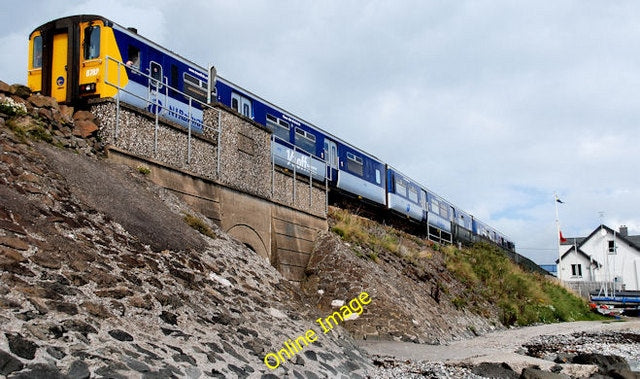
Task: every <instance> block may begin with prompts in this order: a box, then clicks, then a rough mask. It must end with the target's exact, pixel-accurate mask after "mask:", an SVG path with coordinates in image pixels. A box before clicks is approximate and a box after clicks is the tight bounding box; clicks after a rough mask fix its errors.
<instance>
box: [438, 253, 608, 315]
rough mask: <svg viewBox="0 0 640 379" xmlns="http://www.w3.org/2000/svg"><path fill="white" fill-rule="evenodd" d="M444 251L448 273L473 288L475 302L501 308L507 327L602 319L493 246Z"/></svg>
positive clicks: (558, 287)
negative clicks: (479, 301)
mask: <svg viewBox="0 0 640 379" xmlns="http://www.w3.org/2000/svg"><path fill="white" fill-rule="evenodd" d="M443 250H444V253H445V262H446V265H447V269H448V270H449V271H450V272H451V273H453V274H454V275H455V276H456V278H457V279H458V280H460V281H461V282H462V283H464V284H465V285H466V286H467V287H468V288H469V292H470V293H469V295H470V296H471V298H483V299H485V300H488V301H489V302H491V303H493V304H494V305H495V306H497V307H498V309H499V315H500V320H501V322H502V323H503V324H504V325H530V324H534V323H551V322H559V321H577V320H595V319H600V318H599V316H598V315H596V314H595V313H593V312H591V311H590V310H589V307H588V305H587V303H586V302H585V301H584V300H582V299H581V298H579V297H577V296H576V295H573V294H571V293H570V292H569V291H567V290H566V289H564V288H563V287H561V286H559V285H557V284H555V283H553V282H551V281H550V280H549V279H548V278H546V277H544V276H542V275H540V274H532V273H528V272H525V271H523V270H522V269H521V268H520V266H518V265H516V264H515V263H513V262H512V261H511V260H510V259H509V258H508V257H507V256H506V255H505V254H504V253H503V252H502V251H501V250H500V249H498V248H497V247H495V246H493V245H489V244H486V243H478V244H476V245H475V246H474V247H473V248H471V249H457V248H455V247H453V246H447V247H445V248H444V249H443ZM455 305H456V307H460V306H464V304H463V303H462V302H460V301H458V302H457V303H456V304H455ZM471 310H473V311H477V312H480V311H481V310H479V309H471Z"/></svg>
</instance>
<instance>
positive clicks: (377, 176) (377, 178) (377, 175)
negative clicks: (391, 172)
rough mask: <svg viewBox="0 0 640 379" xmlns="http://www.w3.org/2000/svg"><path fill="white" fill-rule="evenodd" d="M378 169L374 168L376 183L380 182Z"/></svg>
mask: <svg viewBox="0 0 640 379" xmlns="http://www.w3.org/2000/svg"><path fill="white" fill-rule="evenodd" d="M380 180H381V178H380V170H378V169H376V183H378V184H380Z"/></svg>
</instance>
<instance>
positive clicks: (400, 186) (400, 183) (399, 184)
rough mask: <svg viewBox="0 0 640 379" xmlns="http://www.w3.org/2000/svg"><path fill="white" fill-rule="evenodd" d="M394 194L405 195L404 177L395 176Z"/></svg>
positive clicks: (405, 184) (405, 183)
mask: <svg viewBox="0 0 640 379" xmlns="http://www.w3.org/2000/svg"><path fill="white" fill-rule="evenodd" d="M395 181H396V194H398V195H400V196H402V197H407V182H406V181H405V180H404V179H399V178H397V179H396V180H395Z"/></svg>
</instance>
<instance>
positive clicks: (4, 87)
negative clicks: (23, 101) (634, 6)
mask: <svg viewBox="0 0 640 379" xmlns="http://www.w3.org/2000/svg"><path fill="white" fill-rule="evenodd" d="M0 92H4V93H10V92H11V86H10V85H8V84H7V83H5V82H3V81H2V80H0Z"/></svg>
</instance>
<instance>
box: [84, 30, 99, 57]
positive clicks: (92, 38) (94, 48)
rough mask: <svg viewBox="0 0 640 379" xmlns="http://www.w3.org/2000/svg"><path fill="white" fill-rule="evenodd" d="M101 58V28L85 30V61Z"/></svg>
mask: <svg viewBox="0 0 640 379" xmlns="http://www.w3.org/2000/svg"><path fill="white" fill-rule="evenodd" d="M99 56H100V27H99V26H95V25H94V26H87V27H86V28H84V59H96V58H98V57H99Z"/></svg>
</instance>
